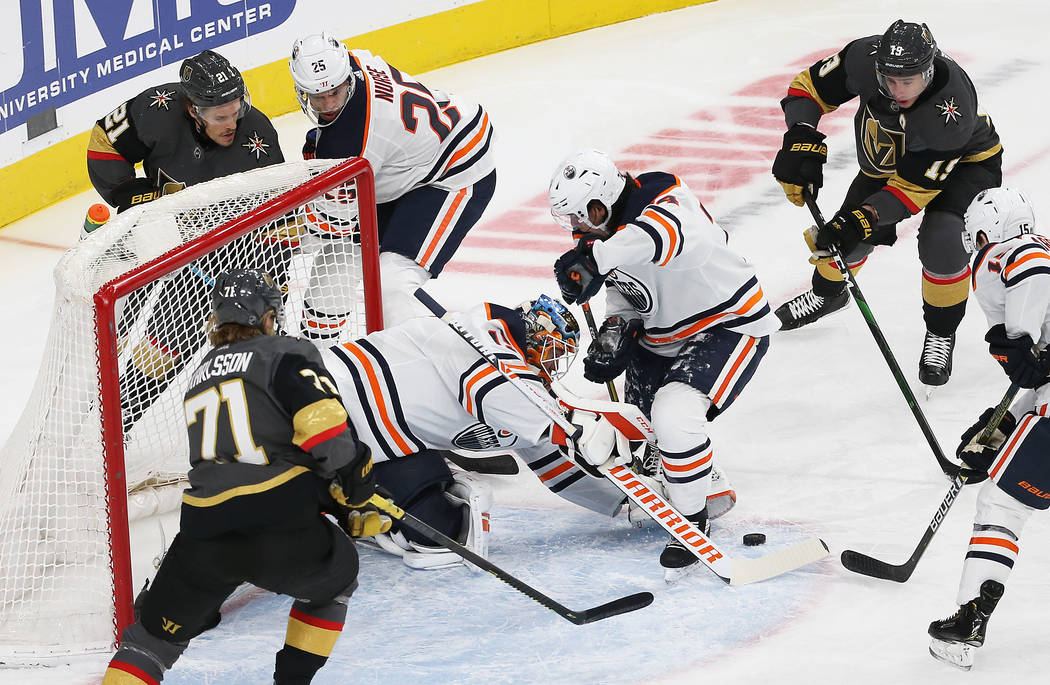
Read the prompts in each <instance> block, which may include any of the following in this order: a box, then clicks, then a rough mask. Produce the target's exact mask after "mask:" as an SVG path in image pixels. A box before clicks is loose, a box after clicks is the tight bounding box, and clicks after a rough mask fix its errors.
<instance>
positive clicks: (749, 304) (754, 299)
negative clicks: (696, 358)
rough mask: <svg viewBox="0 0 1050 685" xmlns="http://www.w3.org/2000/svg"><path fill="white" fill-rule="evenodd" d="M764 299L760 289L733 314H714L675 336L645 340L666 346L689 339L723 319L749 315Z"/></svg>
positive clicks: (649, 337) (650, 337)
mask: <svg viewBox="0 0 1050 685" xmlns="http://www.w3.org/2000/svg"><path fill="white" fill-rule="evenodd" d="M763 297H765V295H764V294H763V293H762V288H759V289H758V291H757V292H756V293H755V294H754V295H752V296H751V297H750V298H749V299H748V300H747V302H745V303H744V305H743V306H742V307H740V309H737V310H735V311H731V312H719V313H718V314H712V315H711V316H708V317H706V318H703V319H700V320H699V321H697V322H696V323H694V324H693V325H692V326H689V327H688V328H686V329H684V330H681V331H679V332H677V333H675V334H673V335H667V336H663V337H656V336H652V335H647V336H645V339H646V340H647V341H649V342H651V343H652V344H654V345H664V344H666V343H669V342H674V341H676V340H681V339H683V338H688V337H689V336H691V335H693V334H694V333H698V332H700V331H702V330H704V329H705V328H707V327H708V326H710V325H711V324H713V323H715V322H716V321H718V320H719V319H721V318H723V317H726V316H729V315H731V314H735V315H737V316H740V315H742V314H746V313H748V312H749V311H750V310H751V309H752V308H753V307H754V306H755V305H756V304H758V303H759V302H760V301H761V300H762V298H763Z"/></svg>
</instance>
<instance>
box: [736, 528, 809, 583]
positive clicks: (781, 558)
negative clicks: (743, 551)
mask: <svg viewBox="0 0 1050 685" xmlns="http://www.w3.org/2000/svg"><path fill="white" fill-rule="evenodd" d="M828 554H829V550H828V546H827V544H826V543H825V542H824V541H823V540H821V539H820V538H810V539H809V540H806V541H805V542H800V543H798V544H797V545H792V546H791V547H787V548H785V549H782V550H778V551H776V552H772V553H771V554H767V555H765V556H762V557H758V558H755V559H733V573H732V575H731V576H730V580H729V584H730V585H746V584H748V583H757V582H758V581H760V580H766V579H767V578H772V577H774V576H779V575H781V574H782V573H787V572H789V571H794V570H795V569H798V568H801V567H803V566H805V565H807V564H812V563H813V562H814V561H820V560H821V559H823V558H824V557H826V556H828Z"/></svg>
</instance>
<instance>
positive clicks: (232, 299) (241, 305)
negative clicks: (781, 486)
mask: <svg viewBox="0 0 1050 685" xmlns="http://www.w3.org/2000/svg"><path fill="white" fill-rule="evenodd" d="M271 309H272V310H273V312H274V314H275V316H276V318H277V320H278V321H280V319H281V315H282V313H283V307H282V304H281V289H280V288H278V287H277V284H275V283H274V282H273V279H272V278H271V277H270V275H269V274H268V273H266V272H264V271H259V270H257V269H231V270H229V271H224V272H223V273H221V274H219V275H218V276H217V277H216V278H215V286H214V287H213V288H212V291H211V314H212V325H213V326H214V327H215V328H218V327H219V326H223V325H225V324H228V323H236V324H240V325H242V326H248V327H249V328H258V329H260V330H262V329H263V323H262V322H263V317H265V316H266V313H267V312H268V311H270V310H271Z"/></svg>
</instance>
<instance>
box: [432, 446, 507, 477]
mask: <svg viewBox="0 0 1050 685" xmlns="http://www.w3.org/2000/svg"><path fill="white" fill-rule="evenodd" d="M441 456H443V457H445V459H447V460H449V461H450V462H452V463H453V464H455V465H456V466H458V467H459V468H461V469H463V470H464V471H470V472H471V473H482V474H486V475H493V476H513V475H517V473H518V470H519V469H518V462H517V460H515V459H514V456H513V455H510V454H491V455H482V456H478V457H464V456H463V455H461V454H458V453H456V452H452V451H448V450H446V451H442V453H441Z"/></svg>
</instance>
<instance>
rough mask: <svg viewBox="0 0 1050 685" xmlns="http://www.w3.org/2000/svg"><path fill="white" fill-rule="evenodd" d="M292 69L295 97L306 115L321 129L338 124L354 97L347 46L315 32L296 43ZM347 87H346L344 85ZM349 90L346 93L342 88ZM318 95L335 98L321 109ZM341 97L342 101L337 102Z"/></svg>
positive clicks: (290, 64)
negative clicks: (345, 108)
mask: <svg viewBox="0 0 1050 685" xmlns="http://www.w3.org/2000/svg"><path fill="white" fill-rule="evenodd" d="M288 70H289V71H290V72H292V80H293V81H294V82H295V97H296V98H297V99H298V100H299V106H300V107H302V109H303V112H304V113H305V114H306V116H307V117H309V118H310V120H311V121H313V122H314V123H315V124H317V125H318V126H327V125H328V124H331V123H332V122H333V121H335V120H336V119H337V118H338V117H339V115H340V114H341V113H342V111H343V107H345V106H346V103H347V102H348V101H349V100H350V98H352V97H353V96H354V85H355V84H354V81H355V80H356V79H354V78H353V69H352V68H351V67H350V53H349V52H347V50H346V46H345V45H343V44H342V43H340V42H339V41H338V40H336V39H335V38H332V37H331V36H329V35H328V34H327V33H323V32H322V33H315V34H312V35H309V36H304V37H303V38H299V39H298V40H296V41H295V43H293V44H292V56H291V59H289V60H288ZM344 84H345V85H344ZM344 87H345V90H346V92H345V94H344V93H342V92H339V89H343V88H344ZM318 96H329V97H332V98H333V100H332V102H325V103H324V109H323V110H319V109H318V106H317V105H316V104H315V101H316V102H319V101H320V99H319V97H318ZM334 98H338V99H334Z"/></svg>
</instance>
